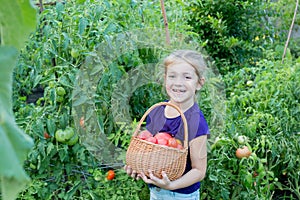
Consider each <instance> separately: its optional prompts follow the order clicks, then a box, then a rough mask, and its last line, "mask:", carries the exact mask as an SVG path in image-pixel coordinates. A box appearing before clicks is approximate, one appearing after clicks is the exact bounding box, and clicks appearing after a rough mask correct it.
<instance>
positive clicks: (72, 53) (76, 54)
mask: <svg viewBox="0 0 300 200" xmlns="http://www.w3.org/2000/svg"><path fill="white" fill-rule="evenodd" d="M71 56H72V57H73V58H77V57H78V56H79V51H78V50H77V49H71Z"/></svg>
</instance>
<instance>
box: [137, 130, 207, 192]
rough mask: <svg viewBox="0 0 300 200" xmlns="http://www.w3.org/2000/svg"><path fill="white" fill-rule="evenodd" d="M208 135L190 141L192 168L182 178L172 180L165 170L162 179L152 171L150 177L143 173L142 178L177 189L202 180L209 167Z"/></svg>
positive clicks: (169, 188) (151, 182)
mask: <svg viewBox="0 0 300 200" xmlns="http://www.w3.org/2000/svg"><path fill="white" fill-rule="evenodd" d="M206 142H207V135H203V136H200V137H197V138H195V139H193V140H192V141H191V142H190V156H191V162H192V169H191V170H190V171H189V172H187V173H186V174H184V175H183V176H182V177H181V178H179V179H177V180H174V181H170V180H169V178H168V177H167V175H166V174H165V173H164V172H163V173H162V176H163V178H162V179H159V178H158V177H155V176H154V175H153V174H152V173H150V178H148V177H146V176H145V175H144V174H141V177H142V179H143V180H144V181H145V182H146V183H150V184H154V185H156V186H158V187H160V188H164V189H167V190H176V189H179V188H184V187H188V186H190V185H192V184H194V183H196V182H199V181H201V180H202V179H203V178H204V177H205V173H206V167H207V148H206Z"/></svg>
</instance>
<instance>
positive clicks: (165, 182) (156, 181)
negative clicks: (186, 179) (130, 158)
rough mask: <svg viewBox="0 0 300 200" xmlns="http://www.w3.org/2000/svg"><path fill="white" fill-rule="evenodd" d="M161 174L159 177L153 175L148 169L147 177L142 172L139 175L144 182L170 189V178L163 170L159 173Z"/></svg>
mask: <svg viewBox="0 0 300 200" xmlns="http://www.w3.org/2000/svg"><path fill="white" fill-rule="evenodd" d="M161 175H162V178H161V179H160V178H158V177H156V176H154V175H153V173H152V172H151V171H149V178H148V177H147V176H146V175H145V174H144V173H141V174H139V176H140V177H141V178H142V179H143V180H144V182H145V183H148V184H153V185H156V186H158V187H160V188H163V189H166V190H170V189H171V183H172V182H171V181H170V179H169V178H168V176H167V174H166V173H165V172H164V171H163V172H162V173H161Z"/></svg>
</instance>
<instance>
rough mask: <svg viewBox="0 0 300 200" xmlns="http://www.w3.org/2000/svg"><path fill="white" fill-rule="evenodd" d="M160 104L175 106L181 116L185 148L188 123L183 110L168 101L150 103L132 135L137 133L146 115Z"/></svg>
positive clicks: (186, 145)
mask: <svg viewBox="0 0 300 200" xmlns="http://www.w3.org/2000/svg"><path fill="white" fill-rule="evenodd" d="M162 105H166V106H171V107H173V108H175V109H176V110H177V111H178V112H179V114H180V116H181V119H182V122H183V129H184V141H183V147H184V148H187V147H188V125H187V121H186V118H185V116H184V114H183V112H182V111H181V110H180V108H179V107H178V106H176V105H174V104H172V103H169V102H160V103H156V104H154V105H152V106H151V107H150V108H149V109H148V110H147V111H146V112H145V113H144V115H143V116H142V118H141V119H140V121H139V123H138V125H137V127H136V129H135V131H134V133H133V136H137V135H138V132H139V130H140V128H141V125H142V123H143V121H144V120H145V119H146V117H147V115H148V114H149V113H150V112H151V111H152V110H153V109H154V108H156V107H158V106H162Z"/></svg>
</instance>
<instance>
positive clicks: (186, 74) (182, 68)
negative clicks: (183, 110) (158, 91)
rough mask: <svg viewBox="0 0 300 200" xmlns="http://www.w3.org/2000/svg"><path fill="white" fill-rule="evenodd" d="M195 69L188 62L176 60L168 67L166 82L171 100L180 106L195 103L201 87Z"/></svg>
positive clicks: (188, 105)
mask: <svg viewBox="0 0 300 200" xmlns="http://www.w3.org/2000/svg"><path fill="white" fill-rule="evenodd" d="M198 80H199V79H198V76H197V74H196V72H195V69H194V68H193V67H192V66H191V65H190V64H188V63H186V62H176V63H173V64H171V65H169V66H168V67H167V72H166V77H165V84H166V91H167V94H168V95H169V97H170V101H171V102H172V103H174V104H176V105H178V106H180V107H190V106H192V105H193V104H194V97H195V92H196V90H199V89H200V88H201V85H200V83H199V81H198Z"/></svg>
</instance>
